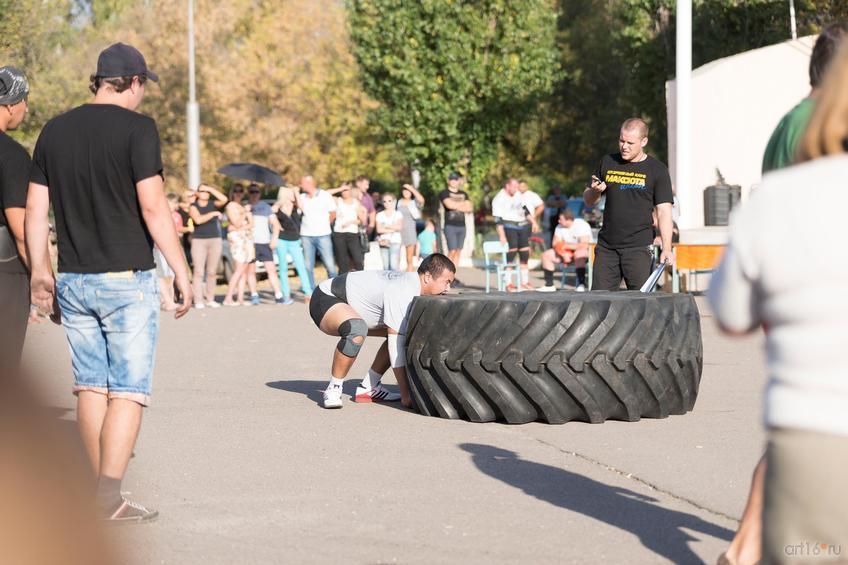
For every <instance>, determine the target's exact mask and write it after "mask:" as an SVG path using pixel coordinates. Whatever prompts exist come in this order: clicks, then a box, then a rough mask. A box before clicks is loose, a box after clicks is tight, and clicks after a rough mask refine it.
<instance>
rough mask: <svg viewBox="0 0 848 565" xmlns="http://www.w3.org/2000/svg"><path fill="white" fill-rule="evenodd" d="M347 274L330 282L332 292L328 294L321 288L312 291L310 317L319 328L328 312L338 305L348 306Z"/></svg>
mask: <svg viewBox="0 0 848 565" xmlns="http://www.w3.org/2000/svg"><path fill="white" fill-rule="evenodd" d="M346 285H347V273H345V274H343V275H339V276H337V277H335V278H333V280H331V281H330V292H331V294H327V293H326V292H324V291H323V290H321V287H316V288H315V290H314V291H312V298H311V299H310V301H309V315H310V316H311V317H312V321H313V322H315V325H316V326H318V327H319V328H320V327H321V320H323V319H324V316H326V315H327V311H328V310H329V309H330V308H332V307H333V306H335V305H336V304H347V290H346V289H347V286H346Z"/></svg>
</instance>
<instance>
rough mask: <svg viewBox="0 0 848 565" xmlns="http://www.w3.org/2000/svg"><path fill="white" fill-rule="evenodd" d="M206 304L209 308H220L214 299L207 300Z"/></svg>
mask: <svg viewBox="0 0 848 565" xmlns="http://www.w3.org/2000/svg"><path fill="white" fill-rule="evenodd" d="M206 305H207V306H209V307H210V308H220V307H221V305H220V304H218V303H217V302H215V301H214V300H210V301H209V302H207V303H206Z"/></svg>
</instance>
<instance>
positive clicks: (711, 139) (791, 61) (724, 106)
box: [666, 36, 816, 243]
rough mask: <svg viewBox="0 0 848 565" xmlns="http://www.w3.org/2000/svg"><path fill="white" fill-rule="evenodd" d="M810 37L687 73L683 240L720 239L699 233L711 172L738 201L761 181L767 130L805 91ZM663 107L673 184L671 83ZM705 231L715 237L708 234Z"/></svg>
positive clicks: (718, 235)
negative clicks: (734, 187)
mask: <svg viewBox="0 0 848 565" xmlns="http://www.w3.org/2000/svg"><path fill="white" fill-rule="evenodd" d="M815 39H816V37H815V36H809V37H803V38H800V39H797V40H794V41H786V42H784V43H780V44H777V45H771V46H769V47H763V48H761V49H754V50H752V51H746V52H745V53H740V54H738V55H733V56H731V57H725V58H724V59H718V60H716V61H713V62H711V63H708V64H706V65H704V66H702V67H699V68H698V69H695V70H694V71H693V72H692V114H693V115H692V132H693V140H692V156H691V162H692V170H691V175H692V176H691V183H690V185H689V186H691V189H690V190H689V191H688V194H682V193H679V194H677V197H678V200H679V202H680V218H679V220H678V224H679V226H680V228H681V232H682V233H681V236H682V241H684V242H685V241H693V242H694V241H701V242H703V243H708V242H709V241H706V240H715V239H719V240H720V239H721V237H722V235H721V233H722V232H723V231H724V230H710V229H706V230H704V229H701V228H703V226H704V199H703V191H704V189H705V188H706V187H708V186H710V185H713V184H715V182H716V169H717V168H718V169H720V170H721V173H722V175H724V177H725V179H726V180H727V182H728V183H729V184H738V185H741V186H742V191H743V200H744V198H745V195H746V194H747V192H748V191H750V189H751V187H753V186H755V185H756V184H757V183H759V182H760V179H761V173H760V171H761V166H762V160H763V151H764V150H765V147H766V143H767V142H768V138H769V136H770V135H771V132H772V130H774V127H775V126H776V125H777V122H778V121H780V118H781V117H782V116H783V115H784V114H785V113H786V112H787V111H789V110H790V109H791V108H792V107H793V106H794V105H795V104H797V103H798V102H799V101H800V100H801V99H802V98H803V97H804V96H806V95H807V94H808V93H809V90H810V86H809V74H808V66H809V61H810V54H811V53H812V48H813V44H814V43H815ZM666 106H667V108H668V150H669V168H670V170H671V177H672V179H676V178H677V170H676V162H675V161H676V159H675V153H676V151H675V147H676V142H677V140H676V133H675V131H676V128H675V125H676V116H675V81H673V80H672V81H669V82H667V83H666ZM676 184H677V183H676V182H675V185H676ZM681 192H682V191H681ZM687 230H688V232H689V233H688V236H687ZM711 231H712V232H717V233H713V234H712V236H711V235H710V232H711Z"/></svg>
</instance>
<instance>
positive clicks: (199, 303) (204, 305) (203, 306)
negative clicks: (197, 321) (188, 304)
mask: <svg viewBox="0 0 848 565" xmlns="http://www.w3.org/2000/svg"><path fill="white" fill-rule="evenodd" d="M194 307H195V308H197V309H198V310H202V309H204V308H206V304H204V303H203V302H198V303H197V304H195V305H194Z"/></svg>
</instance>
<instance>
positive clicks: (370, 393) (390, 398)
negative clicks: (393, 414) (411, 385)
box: [353, 383, 400, 402]
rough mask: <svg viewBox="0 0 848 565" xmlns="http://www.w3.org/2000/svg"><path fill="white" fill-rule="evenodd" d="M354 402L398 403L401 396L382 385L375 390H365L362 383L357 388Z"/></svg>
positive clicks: (374, 388)
mask: <svg viewBox="0 0 848 565" xmlns="http://www.w3.org/2000/svg"><path fill="white" fill-rule="evenodd" d="M353 400H354V401H356V402H397V401H398V400H400V394H398V393H396V392H391V391H389V390H388V389H386V387H384V386H383V384H382V383H380V384H378V385H377V386H375V387H373V388H363V387H362V384H361V383H360V386H358V387H356V394H354V396H353Z"/></svg>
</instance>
